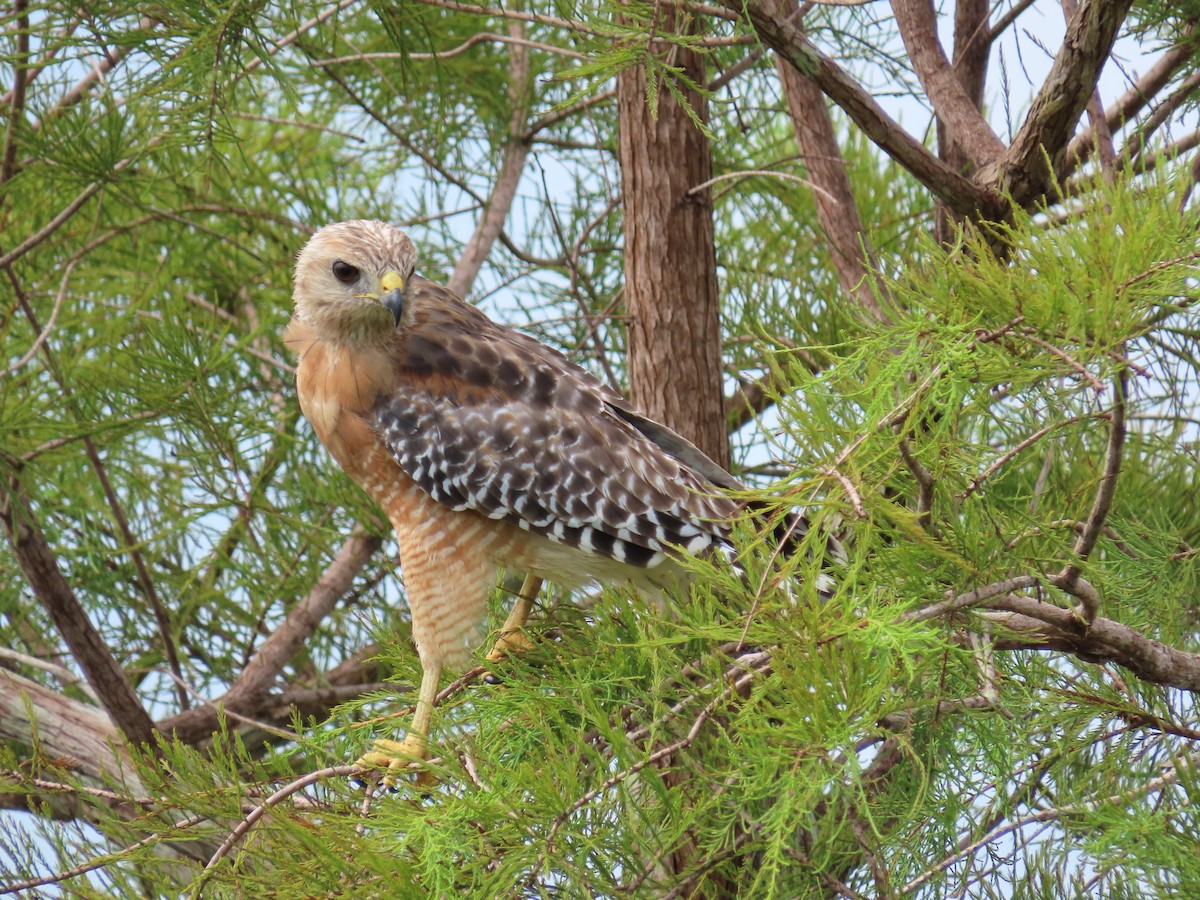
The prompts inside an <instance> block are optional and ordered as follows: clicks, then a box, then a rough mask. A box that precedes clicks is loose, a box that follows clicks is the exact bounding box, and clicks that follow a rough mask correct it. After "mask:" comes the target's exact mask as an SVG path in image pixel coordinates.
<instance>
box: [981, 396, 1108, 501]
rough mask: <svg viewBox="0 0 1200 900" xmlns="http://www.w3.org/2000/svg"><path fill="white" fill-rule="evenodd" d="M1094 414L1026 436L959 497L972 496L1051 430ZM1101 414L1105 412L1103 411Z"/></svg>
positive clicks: (1079, 416)
mask: <svg viewBox="0 0 1200 900" xmlns="http://www.w3.org/2000/svg"><path fill="white" fill-rule="evenodd" d="M1093 415H1094V414H1092V413H1089V414H1087V415H1078V416H1070V417H1069V418H1066V419H1062V420H1061V421H1058V422H1053V423H1051V424H1050V425H1047V426H1046V427H1045V428H1039V429H1038V430H1037V431H1035V432H1034V433H1033V434H1031V435H1029V437H1027V438H1025V440H1023V441H1021V442H1020V443H1018V444H1017V445H1016V446H1015V447H1013V448H1011V449H1010V450H1009V451H1008V452H1006V453H1003V454H1001V456H1000V457H999V458H998V459H997V460H996V461H995V462H993V463H992V464H991V465H990V466H988V467H987V468H986V469H984V470H983V471H982V472H980V473H979V474H978V475H976V476H975V477H974V478H973V479H972V480H971V483H970V484H969V485H967V488H966V490H964V491H961V492H960V493H959V494H958V499H959V500H965V499H966V498H967V497H970V496H971V495H972V494H973V493H975V492H976V491H977V490H979V489H980V488H981V487H983V483H984V482H985V481H987V480H988V479H989V478H990V477H991V476H992V475H994V474H995V473H996V472H997V471H998V470H999V469H1000V468H1002V467H1003V466H1004V465H1005V464H1006V463H1008V462H1009V461H1010V460H1011V459H1012V458H1013V457H1014V456H1016V455H1018V454H1019V453H1020V452H1021V451H1022V450H1025V449H1027V448H1028V447H1032V446H1033V445H1034V444H1036V443H1037V442H1038V441H1040V440H1041V439H1042V438H1044V437H1045V436H1046V435H1048V434H1049V433H1050V432H1052V431H1056V430H1057V429H1059V428H1066V427H1067V426H1069V425H1074V424H1075V423H1076V422H1080V421H1082V420H1083V419H1090V418H1092V417H1093ZM1100 415H1104V414H1103V413H1101V414H1100Z"/></svg>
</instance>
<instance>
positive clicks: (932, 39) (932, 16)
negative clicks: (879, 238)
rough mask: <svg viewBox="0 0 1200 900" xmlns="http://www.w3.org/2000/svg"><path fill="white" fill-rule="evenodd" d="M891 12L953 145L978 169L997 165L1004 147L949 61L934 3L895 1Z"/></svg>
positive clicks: (925, 0)
mask: <svg viewBox="0 0 1200 900" xmlns="http://www.w3.org/2000/svg"><path fill="white" fill-rule="evenodd" d="M892 11H893V13H895V16H896V24H897V25H898V26H899V27H900V37H901V38H902V39H903V41H904V47H905V49H907V50H908V56H909V59H910V60H911V61H912V64H913V69H914V70H915V71H916V73H917V77H918V78H919V79H920V80H921V85H922V87H924V88H925V93H926V94H927V95H928V96H929V101H930V102H931V103H932V104H933V108H934V111H935V112H936V113H937V116H938V118H939V119H941V120H942V121H943V122H944V123H945V125H946V128H947V129H948V131H949V132H950V134H952V135H953V136H954V142H955V143H956V144H957V145H958V146H959V147H960V148H962V150H963V152H964V153H965V154H966V156H967V158H968V159H970V161H971V162H973V163H974V164H975V165H976V166H983V165H986V164H989V163H993V162H995V161H996V160H997V159H999V158H1000V156H1001V154H1003V153H1004V144H1003V143H1002V142H1001V141H1000V138H998V137H997V136H996V133H995V132H994V131H992V128H991V126H990V125H988V123H987V120H986V119H984V118H983V115H982V114H981V113H980V111H979V108H978V106H977V105H976V103H975V101H974V100H973V99H972V98H971V97H969V96H968V95H967V92H966V90H965V89H964V86H963V83H962V81H961V80H960V79H959V77H958V75H957V74H956V73H955V71H954V67H953V66H951V65H950V60H948V59H947V58H946V53H945V51H944V50H943V49H942V45H941V41H939V40H938V34H937V13H936V12H935V11H934V8H933V3H932V0H892Z"/></svg>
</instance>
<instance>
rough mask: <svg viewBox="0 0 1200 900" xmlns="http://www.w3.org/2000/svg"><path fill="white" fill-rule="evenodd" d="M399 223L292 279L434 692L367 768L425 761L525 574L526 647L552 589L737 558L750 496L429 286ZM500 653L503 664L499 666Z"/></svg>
mask: <svg viewBox="0 0 1200 900" xmlns="http://www.w3.org/2000/svg"><path fill="white" fill-rule="evenodd" d="M416 265H417V253H416V250H415V248H414V247H413V244H412V241H410V240H409V239H408V237H407V236H406V235H405V234H404V233H403V232H402V231H400V230H399V229H397V228H395V227H393V226H391V225H388V224H386V223H384V222H373V221H352V222H342V223H339V224H336V225H330V226H328V227H326V228H323V229H321V230H320V231H319V232H317V234H316V235H315V236H314V237H313V238H312V239H311V240H310V241H309V242H308V244H307V246H305V248H304V249H303V250H302V251H301V253H300V256H299V259H298V261H297V264H296V276H295V290H294V299H295V306H296V309H295V316H294V318H293V319H292V322H291V324H290V325H289V327H288V330H287V335H286V340H287V342H288V343H289V344H290V345H291V347H292V348H293V349H294V350H295V351H296V353H297V355H298V356H299V367H298V369H297V372H296V382H297V387H298V390H299V395H300V406H301V408H302V409H303V410H304V414H305V415H306V416H307V417H308V419H309V421H310V422H311V423H312V426H313V428H314V429H315V430H316V433H317V436H318V437H319V438H320V439H321V442H322V443H323V444H324V445H325V447H326V448H327V449H328V450H329V452H330V453H331V454H332V455H333V457H334V459H336V460H337V462H338V463H339V465H341V466H342V468H344V469H345V470H346V472H348V473H349V474H350V476H351V477H352V478H353V479H354V480H355V481H357V482H358V483H359V484H360V485H362V487H363V488H364V489H365V490H366V491H367V493H368V494H370V495H371V497H372V498H374V499H375V500H376V501H377V502H378V503H379V505H380V506H381V507H382V508H383V509H384V511H385V512H386V513H387V516H388V518H389V519H390V521H391V523H392V526H393V527H394V528H395V530H396V536H397V538H398V539H399V543H400V567H401V574H402V576H403V579H404V584H405V588H406V591H407V595H408V603H409V607H410V609H411V611H412V630H413V638H414V640H415V642H416V645H417V652H418V653H419V655H420V658H421V666H422V670H423V677H422V680H421V687H420V692H419V696H418V700H417V705H416V715H415V717H414V720H413V723H412V727H411V728H410V729H409V732H408V736H407V738H406V739H405V741H404V742H403V743H396V742H393V741H377V742H376V744H375V750H374V752H372V753H368V754H367V755H366V756H364V757H363V759H362V760H360V762H362V763H363V764H368V765H379V766H386V767H389V768H391V769H393V770H396V769H399V768H402V767H406V766H408V765H409V763H410V762H411V761H412V760H413V759H423V758H426V757H427V754H428V750H427V735H428V729H429V721H430V716H431V714H432V708H433V702H434V698H435V696H436V694H437V688H438V680H439V678H440V676H441V672H442V668H443V666H450V667H453V668H462V667H466V666H468V665H469V664H470V661H471V658H472V652H473V651H474V649H475V648H476V647H477V646H478V644H479V642H480V640H481V638H482V636H483V626H484V620H485V614H486V603H487V598H488V595H489V592H490V591H491V590H492V588H493V587H494V586H495V584H496V581H497V576H498V572H499V570H500V569H512V570H515V571H521V572H527V573H529V578H528V579H527V581H526V586H525V588H524V589H523V590H522V595H521V597H520V598H519V599H518V602H517V606H516V607H515V608H514V610H513V614H512V615H510V616H509V619H508V621H507V622H506V623H505V625H504V630H503V632H502V638H501V641H502V643H503V642H504V640H505V637H504V636H505V635H509V636H511V637H509V641H510V643H513V642H514V641H515V640H517V638H516V637H515V636H517V635H518V634H519V629H520V628H521V627H522V626H523V625H524V623H525V618H526V616H527V615H528V612H529V608H530V603H531V601H532V599H533V594H536V592H537V589H538V584H539V582H538V581H537V579H541V578H547V579H551V580H553V581H555V582H559V583H562V584H565V585H568V586H577V585H581V584H585V583H589V582H619V581H632V582H633V583H634V584H636V585H641V586H653V587H662V586H665V585H668V584H669V583H671V582H672V581H675V580H678V579H679V578H680V576H681V574H682V571H683V570H682V569H681V568H680V567H679V566H678V565H677V563H676V562H675V559H676V557H677V556H678V555H679V554H680V553H690V554H697V553H703V552H705V551H709V550H711V549H714V548H715V549H724V550H729V549H731V548H730V546H729V541H728V535H729V530H730V519H731V518H732V517H733V516H734V515H735V514H736V513H737V512H738V504H737V503H736V502H735V501H734V500H732V499H730V498H729V497H728V496H726V495H725V494H724V493H723V492H722V490H721V489H723V488H724V489H734V490H736V489H738V488H740V487H741V485H740V484H739V483H738V482H737V481H735V480H734V479H733V478H732V477H731V476H730V475H729V474H728V473H726V472H725V471H724V470H723V469H721V468H720V467H719V466H718V465H717V464H716V463H714V462H713V461H712V460H711V459H709V458H708V457H707V456H705V455H704V454H703V453H702V452H701V451H700V450H699V449H697V448H696V447H695V446H694V445H692V444H691V443H689V442H688V441H687V440H685V439H684V438H682V437H680V436H679V435H677V434H675V433H674V432H673V431H671V430H670V429H668V428H666V427H664V426H663V425H660V424H658V423H656V422H653V421H651V420H649V419H647V418H645V417H644V416H642V415H641V414H639V413H638V412H637V411H636V410H635V409H634V408H633V407H632V406H630V405H629V403H627V402H626V401H625V400H624V399H623V398H622V397H621V396H620V395H618V394H617V393H615V392H614V391H612V390H610V389H609V388H607V387H605V386H604V385H603V384H602V383H601V382H600V381H598V380H597V379H596V378H594V377H592V376H591V375H590V374H588V373H587V372H585V371H584V370H583V369H581V368H580V367H579V366H577V365H575V364H574V363H572V362H570V361H569V360H568V359H566V357H564V356H563V355H562V354H560V353H558V352H557V351H555V350H553V349H551V348H549V347H547V346H545V345H543V344H540V343H538V342H537V341H535V340H534V339H533V338H531V337H528V336H526V335H524V334H521V333H519V332H516V331H513V330H512V329H509V328H505V327H503V326H501V325H497V324H496V323H495V322H492V321H491V320H490V319H488V318H487V316H485V315H484V314H483V313H481V312H480V311H479V310H477V309H475V308H474V307H472V306H469V305H467V304H466V303H464V302H463V301H462V300H460V299H459V298H458V297H456V296H455V295H454V294H453V293H451V292H450V291H449V290H447V289H446V288H444V287H442V286H440V285H437V284H434V283H432V282H430V281H427V280H426V279H424V278H422V277H421V276H420V275H417V274H416V271H415V270H416ZM498 649H500V648H499V647H498Z"/></svg>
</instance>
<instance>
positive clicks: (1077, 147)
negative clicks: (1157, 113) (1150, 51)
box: [1066, 27, 1195, 170]
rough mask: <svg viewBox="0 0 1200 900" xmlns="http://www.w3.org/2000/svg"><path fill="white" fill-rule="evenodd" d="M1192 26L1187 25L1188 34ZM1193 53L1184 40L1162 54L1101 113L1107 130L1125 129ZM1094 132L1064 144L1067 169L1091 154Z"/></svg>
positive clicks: (1083, 133)
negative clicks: (1065, 145)
mask: <svg viewBox="0 0 1200 900" xmlns="http://www.w3.org/2000/svg"><path fill="white" fill-rule="evenodd" d="M1190 33H1191V28H1190V27H1189V28H1188V34H1189V35H1190ZM1194 52H1195V50H1194V47H1193V46H1192V43H1191V41H1190V40H1188V39H1185V40H1184V41H1181V42H1180V43H1178V44H1175V45H1174V46H1172V47H1171V48H1170V49H1169V50H1167V51H1166V52H1165V53H1163V55H1162V56H1160V57H1159V58H1158V59H1157V60H1156V61H1155V63H1154V65H1153V66H1151V67H1150V69H1149V70H1148V71H1147V72H1146V74H1145V75H1143V76H1142V77H1141V78H1140V79H1138V81H1137V83H1136V84H1134V85H1131V86H1130V88H1129V90H1127V91H1126V92H1125V93H1124V94H1123V95H1122V96H1121V97H1120V98H1119V99H1118V100H1117V101H1116V102H1115V103H1114V104H1113V105H1112V106H1110V107H1109V108H1108V109H1107V110H1106V111H1105V113H1104V125H1105V127H1107V129H1108V131H1109V133H1110V134H1111V133H1112V132H1113V131H1116V130H1117V129H1119V128H1124V127H1125V125H1126V123H1128V122H1132V121H1133V118H1134V117H1135V116H1136V115H1137V114H1138V113H1139V112H1141V111H1142V109H1143V108H1145V106H1146V104H1147V103H1150V102H1151V101H1152V100H1153V99H1154V98H1155V97H1156V96H1157V95H1158V92H1159V91H1161V90H1162V89H1163V88H1164V87H1165V86H1166V85H1167V83H1168V82H1169V81H1170V80H1171V79H1172V78H1173V77H1174V76H1175V73H1176V72H1178V71H1179V70H1180V69H1181V68H1183V66H1185V65H1186V64H1187V62H1188V60H1189V59H1191V58H1192V54H1193V53H1194ZM1096 135H1097V131H1096V129H1095V125H1094V124H1093V126H1092V127H1090V128H1086V129H1084V130H1083V131H1080V132H1079V134H1077V135H1076V136H1075V137H1074V138H1073V139H1072V141H1071V143H1070V145H1069V146H1068V147H1067V157H1066V165H1067V167H1068V170H1071V169H1074V168H1075V167H1077V166H1078V165H1079V164H1080V163H1082V162H1083V161H1084V160H1085V159H1087V157H1088V156H1089V155H1090V154H1091V152H1092V150H1093V149H1094V147H1095V142H1096Z"/></svg>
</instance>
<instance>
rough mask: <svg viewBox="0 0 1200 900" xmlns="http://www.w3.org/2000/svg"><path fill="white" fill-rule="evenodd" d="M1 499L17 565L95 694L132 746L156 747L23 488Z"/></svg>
mask: <svg viewBox="0 0 1200 900" xmlns="http://www.w3.org/2000/svg"><path fill="white" fill-rule="evenodd" d="M0 500H2V505H0V526H3V529H4V532H5V534H6V535H7V536H8V540H9V543H10V544H11V545H12V548H13V553H14V555H15V556H16V558H17V563H18V565H19V566H20V567H21V571H22V572H23V573H24V575H25V578H26V580H28V582H29V585H30V587H31V588H32V589H33V593H34V596H35V597H37V599H38V602H39V603H40V604H41V606H42V608H43V609H45V610H46V612H47V613H48V614H49V616H50V619H51V621H53V622H54V626H55V628H57V629H58V632H59V634H61V635H62V636H63V640H65V641H66V642H67V646H68V647H70V648H71V652H72V653H73V654H74V656H75V659H76V660H77V661H78V662H79V665H80V668H82V669H83V672H84V675H85V676H86V677H87V680H88V683H89V684H90V685H91V686H92V690H94V691H95V692H96V696H98V697H99V698H100V699H101V702H102V703H103V704H104V708H105V710H107V712H108V714H109V715H110V716H111V717H112V720H113V721H114V722H115V723H116V724H117V726H118V727H119V728H120V729H121V731H122V732H124V734H125V736H126V737H127V738H128V739H129V740H130V741H133V742H134V743H137V744H146V745H148V746H150V747H151V748H154V747H156V746H157V742H156V741H155V739H154V736H155V734H156V733H157V732H156V729H155V727H154V722H153V721H151V719H150V716H149V715H148V714H147V713H146V710H145V709H143V708H142V704H141V701H140V700H139V699H138V696H137V694H136V693H135V692H134V690H133V687H132V686H131V685H130V683H129V679H128V678H126V677H125V672H124V671H123V670H122V669H121V667H120V665H119V664H118V663H117V661H116V659H114V658H113V655H112V652H111V651H110V650H109V649H108V645H107V644H105V642H104V639H103V638H102V637H101V636H100V632H98V631H97V630H96V627H95V626H94V625H93V624H92V621H91V619H90V618H89V617H88V614H87V610H86V609H84V608H83V604H81V603H80V602H79V598H78V597H76V596H75V592H74V591H73V590H72V589H71V584H70V582H68V581H67V578H66V576H65V575H63V573H62V570H61V569H60V568H59V567H58V560H57V558H56V557H55V554H54V551H53V550H52V549H51V547H50V544H49V543H48V542H47V540H46V536H45V534H43V532H42V529H41V526H40V524H39V523H38V520H37V517H36V516H35V515H34V512H33V509H32V508H31V507H30V505H29V501H28V500H26V499H25V497H24V495H23V494H22V493H21V490H20V487H19V485H16V484H12V483H10V484H9V485H8V487H7V489H5V490H3V491H2V492H0Z"/></svg>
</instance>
